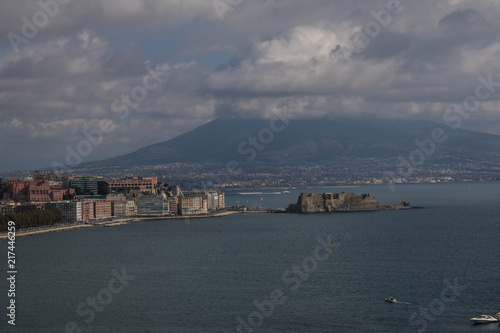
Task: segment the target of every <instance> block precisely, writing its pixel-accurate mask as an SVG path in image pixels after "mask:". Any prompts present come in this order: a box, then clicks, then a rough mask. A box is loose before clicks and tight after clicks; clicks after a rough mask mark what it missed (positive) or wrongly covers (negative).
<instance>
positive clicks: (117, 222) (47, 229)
mask: <svg viewBox="0 0 500 333" xmlns="http://www.w3.org/2000/svg"><path fill="white" fill-rule="evenodd" d="M420 208H423V207H407V208H406V207H405V208H398V209H395V208H389V209H388V208H386V207H384V208H378V209H356V210H345V211H342V210H339V211H335V212H291V211H276V210H273V209H268V210H247V211H224V212H219V213H212V214H205V215H165V216H135V217H127V218H118V219H114V220H111V221H102V222H94V223H89V222H78V223H73V224H69V223H64V224H60V225H54V226H43V227H39V228H37V229H36V230H33V229H26V230H16V234H15V236H16V238H18V237H28V236H35V235H41V234H47V233H53V232H63V231H67V230H74V229H82V228H89V227H118V226H123V225H127V224H129V223H140V222H143V221H154V220H190V219H209V218H215V217H225V216H230V215H235V214H276V213H280V214H305V215H307V214H313V215H314V214H331V213H355V212H373V211H381V210H411V209H420ZM4 239H5V240H7V239H8V232H7V231H5V232H2V233H0V240H4Z"/></svg>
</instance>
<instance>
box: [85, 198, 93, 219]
mask: <svg viewBox="0 0 500 333" xmlns="http://www.w3.org/2000/svg"><path fill="white" fill-rule="evenodd" d="M94 218H95V215H94V202H92V201H84V202H82V220H84V221H88V220H92V219H94Z"/></svg>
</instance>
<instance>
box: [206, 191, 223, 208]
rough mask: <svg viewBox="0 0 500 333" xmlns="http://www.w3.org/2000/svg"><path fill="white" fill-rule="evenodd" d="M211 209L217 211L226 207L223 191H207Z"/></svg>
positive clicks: (208, 203)
mask: <svg viewBox="0 0 500 333" xmlns="http://www.w3.org/2000/svg"><path fill="white" fill-rule="evenodd" d="M205 195H206V197H207V205H208V210H209V211H216V210H221V209H224V208H226V199H225V195H224V193H222V192H221V191H205Z"/></svg>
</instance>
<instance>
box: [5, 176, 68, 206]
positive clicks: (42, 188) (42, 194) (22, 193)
mask: <svg viewBox="0 0 500 333" xmlns="http://www.w3.org/2000/svg"><path fill="white" fill-rule="evenodd" d="M74 194H75V190H74V189H72V188H52V187H51V186H50V183H49V181H48V180H47V179H41V180H36V181H13V182H11V184H10V187H9V189H8V190H7V191H6V192H5V193H4V194H3V196H4V199H10V200H14V201H30V202H48V201H59V200H62V199H63V196H64V195H74Z"/></svg>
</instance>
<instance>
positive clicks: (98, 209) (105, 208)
mask: <svg viewBox="0 0 500 333" xmlns="http://www.w3.org/2000/svg"><path fill="white" fill-rule="evenodd" d="M112 216H113V215H112V211H111V202H109V201H94V217H95V218H96V219H105V218H109V217H112Z"/></svg>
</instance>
